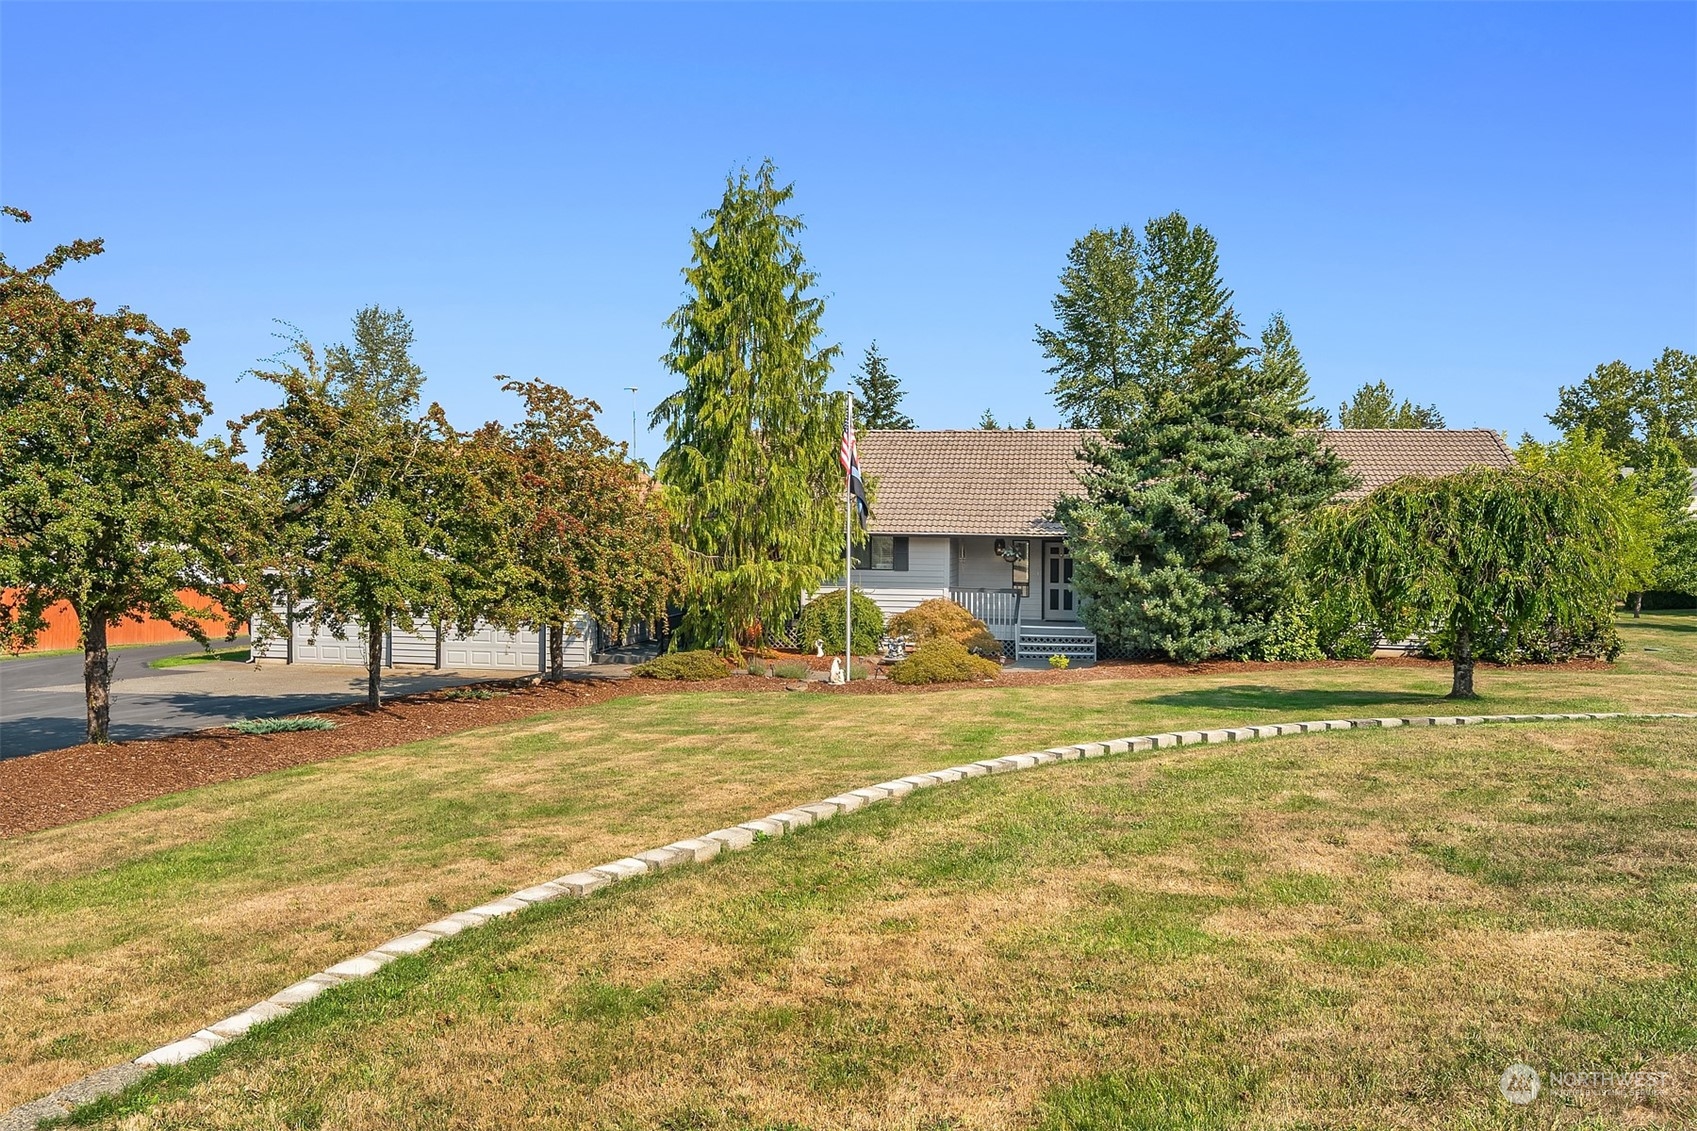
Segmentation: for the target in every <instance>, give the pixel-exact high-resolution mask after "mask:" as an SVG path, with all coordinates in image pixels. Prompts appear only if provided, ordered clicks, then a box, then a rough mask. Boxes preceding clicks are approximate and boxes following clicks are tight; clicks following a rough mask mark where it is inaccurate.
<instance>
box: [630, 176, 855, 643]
mask: <svg viewBox="0 0 1697 1131" xmlns="http://www.w3.org/2000/svg"><path fill="white" fill-rule="evenodd" d="M794 192H795V190H794V186H793V185H786V186H782V187H780V186H779V185H778V184H777V183H776V172H775V170H774V168H773V166H772V162H771V161H769V160H768V161H766V162H764V163H762V164H761V166H760V168H759V169H758V170H757V171H756V172H755V173H754V174H753V175H752V176H751V175H750V174H749V173H748V171H747V170H746V169H745V170H742V171H741V172H740V173H738V174H737V175H736V176H734V177H731V178H727V183H726V185H725V192H724V196H723V198H722V199H721V201H720V203H719V206H718V207H717V208H715V209H714V210H713V211H711V212H709V213H707V215H706V220H707V226H706V227H705V228H701V229H698V230H696V231H695V232H693V233H692V236H691V242H692V247H693V258H692V261H691V263H690V265H689V266H688V267H687V268H685V269H684V279H685V280H686V282H687V283H688V297H687V298H686V299H685V300H684V302H683V304H682V305H681V306H679V307H678V309H677V311H676V312H675V313H674V314H673V315H672V317H671V319H670V321H669V323H668V324H669V325H670V327H671V329H672V331H673V338H672V347H671V349H670V350H669V351H668V352H667V354H666V355H665V357H664V359H663V360H664V363H665V365H666V366H667V368H668V369H670V370H671V371H672V372H673V373H675V374H676V375H677V376H678V377H679V378H681V379H682V380H683V383H684V384H683V388H682V389H680V390H678V391H677V392H675V393H673V394H672V395H671V396H669V397H667V398H666V399H665V400H664V401H662V402H661V404H660V406H659V407H658V408H657V409H655V411H654V416H653V423H654V424H655V425H664V426H665V437H666V443H667V448H666V450H665V452H664V453H662V454H661V456H660V459H659V461H658V463H657V464H656V473H657V475H658V477H659V479H660V482H661V483H663V484H665V486H666V497H667V501H668V503H669V504H670V505H671V507H672V509H673V515H674V520H675V526H676V530H677V541H678V543H679V544H680V545H681V546H682V547H683V549H684V551H685V553H686V554H687V556H688V560H689V565H690V573H689V582H688V595H689V598H690V600H689V602H688V605H687V607H686V609H685V613H684V619H683V623H682V625H680V627H679V635H680V636H681V639H682V642H683V646H685V647H699V646H710V647H723V648H726V649H727V650H729V651H730V652H733V653H736V652H740V650H741V645H742V644H743V643H747V642H752V641H755V640H757V639H759V637H760V636H761V634H762V631H763V626H764V625H766V624H780V623H783V622H785V621H787V620H788V619H789V618H790V617H791V616H793V615H794V614H795V611H796V609H797V608H799V607H800V604H801V599H802V597H803V595H805V594H807V593H809V592H813V591H816V590H817V589H818V588H819V586H820V584H821V583H822V582H824V581H825V580H826V579H827V578H828V577H830V576H833V575H834V571H835V570H836V568H837V567H838V566H839V565H840V563H841V561H842V554H843V545H842V538H843V528H842V522H841V516H842V510H841V508H840V505H839V504H838V501H837V500H839V499H840V498H841V497H842V495H841V493H842V490H843V475H842V470H841V468H840V467H839V466H838V464H837V454H836V453H837V439H838V437H839V436H840V435H841V432H842V413H841V411H840V410H837V411H833V409H832V406H831V403H830V401H829V399H828V398H827V396H826V393H825V383H826V380H827V379H828V378H829V376H830V373H831V363H832V361H833V359H834V358H835V357H836V355H837V353H838V349H837V347H836V346H834V345H833V346H824V347H821V346H820V345H819V344H818V341H819V337H820V332H821V331H820V325H819V324H820V319H821V317H822V316H823V314H824V309H825V304H824V300H823V299H821V298H819V297H818V296H816V295H814V294H811V293H810V292H811V290H812V288H813V286H814V283H815V281H816V280H815V275H814V273H813V271H812V270H811V269H809V268H808V266H807V262H806V260H805V259H804V258H803V256H802V252H801V247H800V245H799V244H798V243H797V242H796V237H797V235H798V234H799V233H800V231H801V230H802V223H801V221H800V220H799V219H798V218H796V217H795V216H792V215H788V214H786V213H784V212H783V211H781V209H782V208H783V206H784V205H785V204H786V203H788V202H789V200H790V199H791V198H792V197H793V196H794Z"/></svg>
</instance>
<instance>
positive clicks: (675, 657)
mask: <svg viewBox="0 0 1697 1131" xmlns="http://www.w3.org/2000/svg"><path fill="white" fill-rule="evenodd" d="M631 674H632V675H636V676H641V677H642V678H643V679H724V678H725V677H726V676H728V675H730V674H731V672H730V668H729V666H728V665H726V663H725V661H724V660H722V659H720V658H719V655H718V653H716V652H709V651H706V650H705V649H703V650H700V651H695V652H668V653H666V654H665V655H664V656H656V657H654V658H653V659H652V660H649V661H648V662H647V663H646V664H638V665H637V666H636V667H634V668H632V669H631Z"/></svg>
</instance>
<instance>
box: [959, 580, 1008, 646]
mask: <svg viewBox="0 0 1697 1131" xmlns="http://www.w3.org/2000/svg"><path fill="white" fill-rule="evenodd" d="M949 600H951V601H953V602H954V603H955V604H957V605H959V606H961V607H962V608H964V609H965V610H966V611H967V612H969V613H971V614H972V615H973V616H975V617H977V618H978V619H979V620H981V621H983V622H984V624H985V625H986V626H987V627H988V628H989V629H990V630H991V631H992V632H994V631H995V630H996V629H998V628H1003V629H1008V630H1010V633H1009V637H1010V638H1011V630H1012V629H1013V627H1014V626H1015V625H1017V624H1019V591H1018V590H1017V589H950V590H949ZM996 635H997V636H998V637H1001V636H1002V635H1003V634H1002V633H1000V632H997V633H996Z"/></svg>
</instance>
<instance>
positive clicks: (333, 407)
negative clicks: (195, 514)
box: [241, 306, 467, 708]
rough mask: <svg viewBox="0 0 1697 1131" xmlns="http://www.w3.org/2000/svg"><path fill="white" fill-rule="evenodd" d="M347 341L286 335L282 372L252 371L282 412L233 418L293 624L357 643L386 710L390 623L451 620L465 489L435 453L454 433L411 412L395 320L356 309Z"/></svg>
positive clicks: (405, 352) (414, 389)
mask: <svg viewBox="0 0 1697 1131" xmlns="http://www.w3.org/2000/svg"><path fill="white" fill-rule="evenodd" d="M353 335H354V336H353V344H352V345H334V346H331V347H330V348H329V349H327V350H325V351H324V358H323V360H322V361H320V359H319V357H318V352H317V351H316V350H315V349H314V348H313V346H312V344H311V343H310V342H308V341H307V340H306V339H305V338H304V337H303V336H302V335H301V334H300V333H299V331H296V330H294V329H293V328H292V327H291V328H290V333H289V334H288V335H287V337H286V340H287V342H288V347H287V349H285V350H284V351H283V353H282V354H280V355H279V356H278V358H277V359H276V360H277V362H278V367H277V368H275V369H269V370H255V371H254V373H255V376H258V377H260V378H261V379H263V380H265V381H269V382H271V383H272V384H274V385H276V386H277V387H278V388H280V389H281V390H282V392H283V403H282V404H280V405H278V406H277V407H275V408H268V409H261V410H260V411H258V412H254V413H250V414H249V415H248V416H246V417H244V418H243V419H242V421H241V425H242V427H243V429H246V428H250V427H251V428H252V429H253V430H254V431H255V432H256V433H257V434H258V436H259V438H260V439H261V440H262V441H263V444H264V460H263V462H262V463H261V465H260V474H261V475H262V476H263V477H264V478H266V479H267V480H269V481H270V482H271V483H273V484H275V489H276V490H277V492H278V493H279V494H280V495H281V497H282V499H283V513H282V520H281V522H280V523H279V524H278V526H277V530H276V537H275V541H274V545H273V555H272V556H273V559H274V568H275V573H274V577H275V578H276V583H277V587H278V589H279V590H280V593H281V595H282V596H283V597H284V598H285V599H286V600H287V601H288V602H289V603H290V605H291V607H292V611H293V614H294V615H295V616H296V617H297V618H300V617H306V618H310V619H311V620H312V621H314V622H316V623H317V624H318V625H319V626H320V627H322V628H324V629H327V630H328V631H329V632H330V633H331V634H332V635H334V636H335V637H337V638H338V639H346V634H347V632H348V630H349V627H350V626H353V627H354V628H355V630H356V631H360V632H363V634H364V641H365V648H366V702H367V704H368V705H369V706H371V707H373V708H376V707H379V706H381V705H382V702H383V693H382V674H383V660H384V653H383V645H384V641H385V639H386V637H387V636H388V632H389V629H390V627H391V626H392V625H399V626H401V627H402V628H406V629H411V628H412V627H414V625H415V624H417V623H419V622H421V621H432V620H438V621H439V620H444V619H452V620H458V621H461V622H463V621H464V620H466V619H467V618H466V617H464V616H463V615H458V614H459V610H458V609H457V608H456V604H455V601H456V597H457V596H458V594H457V593H456V591H455V586H454V584H453V581H454V580H455V578H456V576H458V575H459V574H460V573H462V572H463V571H457V570H456V568H455V555H454V554H453V547H452V546H451V545H450V544H449V541H448V530H449V523H448V511H449V510H450V502H451V501H452V500H455V499H456V498H457V497H458V496H459V494H460V491H461V486H462V485H461V484H460V483H459V482H457V481H456V479H455V477H454V476H452V475H451V474H450V467H449V465H448V463H447V461H446V459H445V453H447V452H448V451H450V450H451V447H452V442H453V431H452V429H451V428H449V427H448V425H447V422H446V420H445V419H443V417H442V414H441V410H440V409H439V408H438V407H437V406H435V405H432V406H431V408H430V411H429V412H428V413H427V414H426V415H425V416H423V417H422V418H421V417H419V416H417V415H415V414H416V413H417V410H418V404H419V391H420V389H421V387H422V386H423V384H424V373H423V371H422V370H421V369H419V367H418V365H417V364H415V363H414V362H413V360H412V354H411V350H412V337H413V331H412V325H411V323H409V322H408V321H407V319H406V317H405V315H403V314H402V313H401V312H400V311H399V310H393V311H390V310H383V309H380V308H378V307H375V306H371V307H366V308H364V309H362V310H361V311H360V312H359V313H358V314H356V315H355V316H354V320H353Z"/></svg>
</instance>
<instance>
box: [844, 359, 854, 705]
mask: <svg viewBox="0 0 1697 1131" xmlns="http://www.w3.org/2000/svg"><path fill="white" fill-rule="evenodd" d="M843 400H844V405H843V430H844V431H845V432H849V431H850V430H851V429H852V428H853V427H854V393H853V392H852V391H847V392H845V393H844V394H843ZM850 434H851V435H852V432H851V433H850ZM853 470H854V465H853V464H850V465H849V466H848V467H845V468H843V684H844V685H845V686H846V685H848V684H850V683H853V682H854V480H853V479H852V478H851V476H852V475H853Z"/></svg>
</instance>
